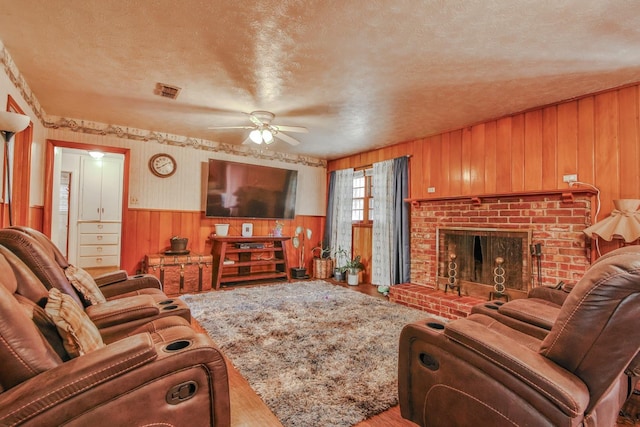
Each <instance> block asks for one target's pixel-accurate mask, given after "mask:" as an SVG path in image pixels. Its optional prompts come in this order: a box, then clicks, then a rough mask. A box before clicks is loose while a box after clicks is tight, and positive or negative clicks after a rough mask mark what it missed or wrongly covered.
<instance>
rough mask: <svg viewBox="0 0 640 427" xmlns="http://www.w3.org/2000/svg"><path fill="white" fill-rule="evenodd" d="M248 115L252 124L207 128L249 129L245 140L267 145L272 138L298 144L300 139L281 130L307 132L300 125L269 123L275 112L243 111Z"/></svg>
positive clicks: (272, 140) (270, 142) (271, 141)
mask: <svg viewBox="0 0 640 427" xmlns="http://www.w3.org/2000/svg"><path fill="white" fill-rule="evenodd" d="M245 114H247V115H248V116H249V120H251V123H253V125H252V126H249V125H247V126H213V127H210V128H209V129H212V130H222V129H246V130H251V132H250V133H249V138H248V139H247V141H245V142H248V141H251V142H254V143H256V144H262V143H265V144H267V145H269V144H272V143H273V142H274V138H278V139H281V140H282V141H284V142H286V143H288V144H291V145H298V144H300V141H298V140H297V139H295V138H294V137H292V136H289V135H287V134H285V133H283V132H298V133H308V132H309V131H308V130H307V128H305V127H302V126H281V125H274V124H271V122H272V121H273V119H274V118H275V117H276V115H275V114H273V113H271V112H269V111H261V110H258V111H252V112H251V113H245Z"/></svg>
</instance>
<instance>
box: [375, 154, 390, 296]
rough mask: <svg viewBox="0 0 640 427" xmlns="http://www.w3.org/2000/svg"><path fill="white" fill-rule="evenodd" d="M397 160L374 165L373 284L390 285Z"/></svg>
mask: <svg viewBox="0 0 640 427" xmlns="http://www.w3.org/2000/svg"><path fill="white" fill-rule="evenodd" d="M393 164H394V161H393V160H387V161H384V162H379V163H374V165H373V248H372V254H371V255H372V260H371V265H372V267H373V269H372V272H371V284H373V285H378V286H390V285H392V284H393V282H392V272H391V263H392V259H393V228H394V224H393V218H394V214H393V209H394V194H395V189H394V175H393Z"/></svg>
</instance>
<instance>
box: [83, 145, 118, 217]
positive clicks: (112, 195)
mask: <svg viewBox="0 0 640 427" xmlns="http://www.w3.org/2000/svg"><path fill="white" fill-rule="evenodd" d="M122 168H123V161H122V160H121V159H114V158H108V157H104V158H102V159H94V158H91V157H88V156H84V157H82V161H81V164H80V200H79V201H80V203H79V205H78V208H79V211H78V220H79V221H121V220H122V175H123V174H122Z"/></svg>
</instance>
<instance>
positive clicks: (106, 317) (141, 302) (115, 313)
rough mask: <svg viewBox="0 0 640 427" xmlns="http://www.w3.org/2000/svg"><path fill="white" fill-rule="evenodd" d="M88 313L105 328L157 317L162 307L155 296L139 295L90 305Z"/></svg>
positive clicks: (96, 322) (97, 323) (94, 321)
mask: <svg viewBox="0 0 640 427" xmlns="http://www.w3.org/2000/svg"><path fill="white" fill-rule="evenodd" d="M86 313H87V315H88V316H89V318H90V319H91V321H92V322H93V323H95V325H96V326H97V327H98V329H103V328H107V327H109V326H113V325H121V324H123V323H129V322H132V321H134V320H139V319H146V318H152V317H155V316H157V315H158V314H159V313H160V308H159V307H158V305H157V304H156V301H155V300H154V299H153V297H151V296H149V295H138V296H135V297H130V298H124V299H117V300H112V301H107V302H105V303H102V304H96V305H90V306H89V307H87V308H86Z"/></svg>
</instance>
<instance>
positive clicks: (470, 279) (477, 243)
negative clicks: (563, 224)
mask: <svg viewBox="0 0 640 427" xmlns="http://www.w3.org/2000/svg"><path fill="white" fill-rule="evenodd" d="M436 244H437V250H436V252H437V256H438V260H437V263H438V285H439V286H440V287H441V288H442V289H445V286H446V285H447V284H451V281H452V278H451V274H452V271H451V267H452V264H451V260H452V255H454V257H453V259H454V260H455V269H456V271H455V275H456V282H457V283H456V284H457V285H459V286H460V289H461V291H462V292H463V293H465V294H467V295H482V296H485V297H486V296H487V295H488V294H489V293H490V292H492V291H494V287H495V285H496V284H497V283H500V284H504V287H505V288H506V292H505V293H507V294H509V292H511V293H521V294H523V293H524V294H526V293H527V292H528V291H529V289H530V287H531V261H530V259H529V246H530V244H531V231H530V230H513V229H496V228H446V227H441V228H438V229H437V239H436ZM498 276H500V277H498ZM513 296H515V295H513ZM520 296H522V295H520Z"/></svg>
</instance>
